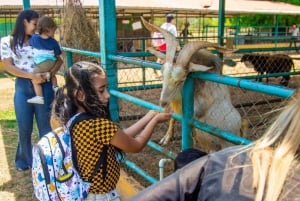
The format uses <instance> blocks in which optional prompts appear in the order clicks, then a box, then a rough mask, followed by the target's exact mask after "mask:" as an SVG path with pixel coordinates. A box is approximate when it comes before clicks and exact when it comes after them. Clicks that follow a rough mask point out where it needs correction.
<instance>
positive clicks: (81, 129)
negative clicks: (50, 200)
mask: <svg viewBox="0 0 300 201" xmlns="http://www.w3.org/2000/svg"><path fill="white" fill-rule="evenodd" d="M65 78H66V80H65V81H66V85H65V87H63V88H60V89H59V90H58V91H57V93H56V98H55V101H54V103H53V114H54V115H55V116H56V117H57V118H58V120H59V121H60V123H61V124H63V125H66V123H67V122H68V120H69V119H70V118H71V117H72V116H74V115H76V114H79V115H78V116H84V117H85V118H80V121H75V124H74V126H73V127H72V130H71V135H72V140H73V144H74V148H75V150H76V159H77V167H78V172H79V173H80V175H81V177H82V178H83V179H84V180H87V179H88V178H89V176H90V175H91V174H92V171H93V169H94V167H95V164H96V162H97V160H98V158H99V156H100V154H101V153H102V152H103V150H104V147H105V146H107V147H108V149H107V154H106V168H103V167H105V166H101V168H100V171H98V173H97V174H96V175H95V176H94V178H93V181H92V185H91V188H90V191H89V195H88V197H87V200H120V198H119V195H118V193H117V191H116V184H117V182H118V180H119V176H120V164H119V162H118V159H117V157H116V153H119V152H120V151H121V152H131V153H136V152H139V151H141V150H142V149H143V148H144V147H145V146H146V143H147V142H148V140H149V139H150V137H151V134H152V133H153V130H154V128H155V126H156V125H157V124H158V123H161V122H166V121H168V120H170V118H171V113H170V112H168V111H165V112H161V113H158V112H155V111H149V112H148V113H147V114H146V115H145V116H144V117H143V118H141V119H140V120H139V121H137V122H136V123H135V124H133V125H132V126H130V127H129V128H127V129H124V130H123V129H121V128H120V127H119V126H118V124H117V123H114V122H112V120H111V118H110V114H109V109H108V105H109V98H110V95H109V93H108V90H107V77H106V74H105V72H104V70H103V69H102V68H101V67H99V66H98V65H97V64H94V63H91V62H84V61H82V62H77V63H75V64H74V65H73V66H72V67H71V68H70V69H69V70H68V71H67V73H66V77H65ZM103 173H106V174H103Z"/></svg>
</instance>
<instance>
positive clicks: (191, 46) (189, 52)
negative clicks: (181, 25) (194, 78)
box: [176, 41, 228, 67]
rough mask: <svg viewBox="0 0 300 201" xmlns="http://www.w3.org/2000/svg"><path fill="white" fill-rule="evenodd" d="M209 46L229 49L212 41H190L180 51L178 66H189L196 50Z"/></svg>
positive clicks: (221, 49)
mask: <svg viewBox="0 0 300 201" xmlns="http://www.w3.org/2000/svg"><path fill="white" fill-rule="evenodd" d="M207 47H213V48H215V49H217V50H218V51H220V52H227V51H228V49H226V48H224V47H221V46H219V45H217V44H215V43H210V42H206V41H195V42H189V43H187V44H186V45H185V46H184V47H183V48H182V49H181V51H180V52H179V55H178V57H177V59H176V66H183V67H184V66H187V64H188V62H189V61H190V59H191V58H192V56H193V54H194V53H195V52H196V51H198V50H199V49H203V48H207Z"/></svg>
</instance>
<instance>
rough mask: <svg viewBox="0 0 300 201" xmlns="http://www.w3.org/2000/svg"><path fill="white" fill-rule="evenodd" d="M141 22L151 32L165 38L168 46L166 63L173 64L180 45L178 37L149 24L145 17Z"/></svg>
mask: <svg viewBox="0 0 300 201" xmlns="http://www.w3.org/2000/svg"><path fill="white" fill-rule="evenodd" d="M141 20H142V22H143V24H144V26H145V27H146V29H148V30H149V31H151V32H160V33H162V35H163V36H164V38H165V40H166V44H167V51H166V62H168V63H173V60H174V57H175V53H176V47H177V45H178V42H177V40H176V37H175V36H174V35H173V34H171V33H170V32H169V31H167V30H165V29H162V28H160V27H158V26H155V25H153V24H150V23H149V22H147V21H146V20H145V19H144V18H143V17H141Z"/></svg>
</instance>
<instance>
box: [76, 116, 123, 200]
mask: <svg viewBox="0 0 300 201" xmlns="http://www.w3.org/2000/svg"><path fill="white" fill-rule="evenodd" d="M117 130H118V126H117V125H116V124H115V123H113V122H112V121H109V120H107V119H103V118H94V119H86V120H83V121H80V122H78V123H75V125H74V126H73V128H72V137H73V142H74V144H75V148H76V153H77V162H78V172H79V174H80V175H81V177H82V178H83V179H84V180H85V181H87V180H88V178H89V177H90V175H92V172H93V170H94V168H95V165H96V163H97V161H98V159H99V156H100V154H101V153H102V151H103V147H104V146H103V145H104V144H105V145H108V150H107V167H106V178H105V181H104V182H102V168H101V167H102V166H101V167H100V170H98V173H97V174H96V175H95V176H94V178H93V182H92V185H91V188H90V191H89V192H91V193H95V194H104V193H108V192H109V191H111V190H113V189H115V188H116V185H117V182H118V180H119V177H120V165H119V162H118V161H117V158H116V152H115V147H114V146H112V145H110V141H111V139H112V137H113V136H114V135H115V133H116V132H117Z"/></svg>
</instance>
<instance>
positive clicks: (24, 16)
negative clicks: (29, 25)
mask: <svg viewBox="0 0 300 201" xmlns="http://www.w3.org/2000/svg"><path fill="white" fill-rule="evenodd" d="M38 18H39V14H38V13H37V12H36V11H34V10H23V11H21V12H20V13H19V15H18V17H17V19H16V24H15V27H14V29H13V32H12V37H13V38H12V41H11V49H12V50H13V51H14V52H16V47H18V46H20V47H23V44H24V40H25V36H26V32H25V31H26V30H25V25H24V20H26V21H27V22H30V21H31V20H33V19H38Z"/></svg>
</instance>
